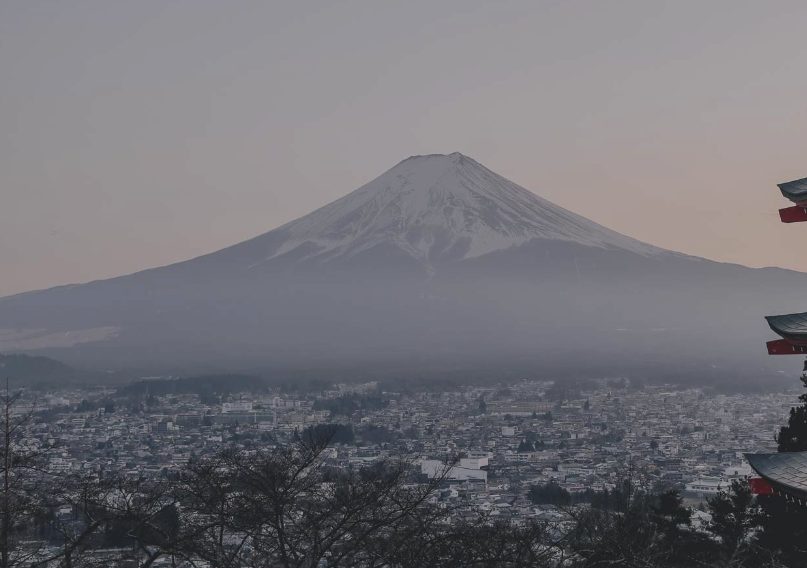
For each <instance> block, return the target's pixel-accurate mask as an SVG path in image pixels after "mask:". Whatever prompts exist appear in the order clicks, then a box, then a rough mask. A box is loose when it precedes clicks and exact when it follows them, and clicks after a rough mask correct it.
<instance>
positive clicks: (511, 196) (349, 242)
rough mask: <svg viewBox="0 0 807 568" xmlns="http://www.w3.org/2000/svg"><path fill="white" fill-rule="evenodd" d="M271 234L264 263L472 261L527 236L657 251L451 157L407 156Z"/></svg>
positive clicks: (640, 251)
mask: <svg viewBox="0 0 807 568" xmlns="http://www.w3.org/2000/svg"><path fill="white" fill-rule="evenodd" d="M278 231H283V232H285V233H286V234H287V235H288V238H287V240H286V241H285V242H284V243H283V244H282V245H281V246H280V247H279V248H278V249H277V250H275V251H274V252H273V254H271V256H269V257H268V258H266V259H264V260H269V259H271V258H275V257H277V256H280V255H283V254H286V253H289V252H291V251H294V250H295V249H298V247H301V246H302V245H305V247H306V248H305V249H300V250H298V251H296V252H297V253H300V252H303V254H302V255H300V256H301V258H306V259H311V258H321V259H322V260H326V259H327V260H331V259H334V258H337V257H343V256H346V257H350V256H353V255H355V254H357V253H359V252H362V251H365V250H367V249H370V248H372V247H373V246H376V245H379V244H382V243H392V244H394V245H396V246H397V247H399V248H400V249H401V250H403V251H405V252H406V253H407V254H409V255H411V256H412V257H414V258H417V259H419V260H422V261H424V262H426V263H427V264H428V263H429V262H431V261H433V260H436V259H438V258H444V259H450V260H461V259H464V258H471V257H477V256H481V255H483V254H487V253H490V252H493V251H497V250H501V249H505V248H508V247H511V246H515V245H520V244H523V243H525V242H527V241H529V240H531V239H535V238H540V239H553V240H562V241H572V242H575V243H579V244H584V245H589V246H596V247H602V248H612V247H615V248H620V249H625V250H629V251H632V252H636V253H638V254H641V255H654V254H658V253H661V252H664V251H663V250H662V249H659V248H657V247H654V246H651V245H648V244H645V243H642V242H640V241H637V240H635V239H632V238H630V237H626V236H624V235H621V234H619V233H616V232H614V231H611V230H609V229H607V228H605V227H603V226H601V225H598V224H597V223H594V222H592V221H589V220H588V219H585V218H583V217H581V216H579V215H576V214H574V213H572V212H570V211H567V210H566V209H563V208H561V207H558V206H557V205H554V204H553V203H550V202H549V201H547V200H545V199H542V198H541V197H538V196H537V195H535V194H534V193H532V192H530V191H527V190H526V189H524V188H522V187H520V186H518V185H516V184H514V183H512V182H511V181H509V180H507V179H505V178H503V177H502V176H500V175H498V174H496V173H494V172H492V171H491V170H489V169H487V168H486V167H484V166H482V165H481V164H479V163H478V162H476V161H474V160H472V159H471V158H468V157H467V156H463V155H462V154H459V153H453V154H449V155H442V154H432V155H428V156H413V157H411V158H408V159H406V160H404V161H403V162H401V163H399V164H398V165H397V166H395V167H394V168H392V169H391V170H389V171H387V172H386V173H384V174H382V175H381V176H379V177H377V178H376V179H374V180H373V181H371V182H370V183H368V184H366V185H364V186H362V187H360V188H359V189H357V190H356V191H354V192H352V193H350V194H348V195H346V196H345V197H342V198H341V199H338V200H336V201H334V202H333V203H330V204H329V205H326V206H325V207H322V208H321V209H318V210H316V211H314V212H313V213H311V214H309V215H306V216H305V217H301V218H300V219H297V220H295V221H292V222H290V223H288V224H286V225H284V226H282V227H280V228H279V229H278ZM261 262H263V261H261ZM256 264H260V262H258V263H256Z"/></svg>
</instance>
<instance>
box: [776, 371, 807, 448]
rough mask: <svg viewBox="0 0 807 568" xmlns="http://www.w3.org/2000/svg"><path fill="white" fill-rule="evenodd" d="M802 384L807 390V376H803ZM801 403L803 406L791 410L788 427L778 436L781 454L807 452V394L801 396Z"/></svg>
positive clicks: (782, 428) (782, 429)
mask: <svg viewBox="0 0 807 568" xmlns="http://www.w3.org/2000/svg"><path fill="white" fill-rule="evenodd" d="M801 383H802V384H803V385H804V386H805V388H807V374H804V375H802V376H801ZM799 402H801V403H802V404H801V405H800V406H797V407H795V408H791V409H790V419H789V420H788V422H787V426H782V427H781V428H780V429H779V435H778V436H776V441H777V442H778V443H779V449H778V451H780V452H804V451H807V393H804V394H802V395H801V396H799Z"/></svg>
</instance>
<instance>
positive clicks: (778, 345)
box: [765, 339, 807, 355]
mask: <svg viewBox="0 0 807 568" xmlns="http://www.w3.org/2000/svg"><path fill="white" fill-rule="evenodd" d="M765 345H767V346H768V355H807V341H793V340H792V339H776V340H774V341H768V342H767V343H766V344H765Z"/></svg>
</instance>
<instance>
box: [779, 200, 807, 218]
mask: <svg viewBox="0 0 807 568" xmlns="http://www.w3.org/2000/svg"><path fill="white" fill-rule="evenodd" d="M779 219H781V220H782V223H801V222H802V221H807V201H804V202H801V203H798V204H796V205H795V206H793V207H786V208H784V209H780V210H779Z"/></svg>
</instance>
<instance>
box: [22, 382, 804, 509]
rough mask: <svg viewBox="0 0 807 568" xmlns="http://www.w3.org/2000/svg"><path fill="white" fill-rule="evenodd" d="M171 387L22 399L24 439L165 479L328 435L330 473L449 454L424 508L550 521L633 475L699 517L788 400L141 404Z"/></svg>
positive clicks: (540, 389) (689, 397) (532, 391)
mask: <svg viewBox="0 0 807 568" xmlns="http://www.w3.org/2000/svg"><path fill="white" fill-rule="evenodd" d="M174 381H175V379H170V378H158V379H150V380H144V381H141V382H139V383H137V385H138V386H139V387H140V392H141V394H132V389H128V390H127V389H120V390H117V391H116V390H113V389H110V388H101V387H99V388H92V389H83V390H67V391H62V392H58V393H49V394H44V395H43V394H41V393H40V394H36V393H34V392H24V394H23V396H22V398H20V400H19V401H17V405H16V408H15V411H16V412H18V413H21V412H26V411H28V410H31V409H32V410H33V411H34V414H33V416H34V417H35V422H34V423H33V424H32V425H31V427H30V429H29V431H28V432H27V433H26V435H27V436H29V437H31V438H35V440H33V441H34V442H35V443H36V444H38V445H41V446H43V447H48V448H50V449H49V451H48V454H47V456H48V460H49V467H50V469H51V470H52V471H57V472H63V473H77V472H81V473H82V474H85V475H86V476H89V477H94V478H98V479H102V478H103V477H104V476H106V475H110V474H116V475H118V474H123V475H133V476H138V475H150V474H155V475H156V474H161V473H162V474H168V473H171V472H173V471H178V470H179V469H180V468H182V467H183V466H186V465H187V464H188V462H189V461H190V460H192V459H195V458H204V456H206V455H212V454H214V453H215V452H217V451H219V450H220V449H221V448H222V447H234V448H236V449H238V450H241V451H245V452H254V451H260V450H267V449H271V448H273V447H274V446H275V445H278V444H286V443H289V442H291V441H293V440H295V439H297V438H298V437H299V435H300V433H301V432H303V431H305V430H306V429H309V428H312V427H318V426H321V425H333V426H334V430H333V431H334V434H333V438H332V440H331V443H330V444H329V446H328V448H327V449H326V451H325V458H326V461H327V463H328V464H329V465H330V466H333V467H336V468H351V467H356V466H357V465H362V464H369V463H372V462H374V461H375V460H379V459H381V458H386V457H389V458H392V457H406V458H407V459H410V460H412V463H414V464H417V465H418V466H419V467H420V473H421V476H422V477H423V478H424V479H426V478H428V477H429V476H430V475H431V476H433V475H435V474H436V473H435V472H437V471H439V470H440V468H441V465H442V464H444V463H446V460H449V459H452V458H454V459H455V462H454V465H453V466H452V467H451V470H450V471H449V473H448V475H447V476H446V483H445V487H444V489H445V490H444V491H442V492H440V493H439V495H437V496H435V497H433V499H435V500H437V499H439V500H445V501H447V502H451V503H454V504H460V505H462V507H464V508H467V509H469V510H482V511H487V512H488V513H489V514H490V515H493V516H501V518H502V519H508V520H510V521H511V522H516V523H518V522H520V521H522V520H526V519H530V518H533V519H535V518H537V519H544V520H546V519H552V518H553V516H555V515H556V514H557V512H556V511H555V510H554V507H553V505H556V504H558V503H557V502H555V501H554V500H553V499H555V498H553V497H546V495H547V492H546V491H541V490H540V488H545V487H546V486H548V485H551V486H552V487H553V488H554V489H556V491H555V492H550V493H552V495H557V494H558V493H559V494H561V495H565V496H566V498H567V499H572V500H573V501H574V500H576V499H578V498H579V499H584V498H585V497H584V496H585V495H586V494H588V495H590V494H591V493H592V492H597V491H602V490H604V489H608V488H613V487H614V486H615V484H616V483H617V481H618V479H619V478H620V476H624V475H625V472H626V468H628V467H630V468H633V469H634V470H635V471H637V472H641V473H642V475H644V476H645V477H646V479H647V480H648V482H649V483H651V484H652V487H653V489H654V490H657V491H662V490H666V489H675V490H678V491H680V492H681V494H682V496H683V497H684V498H685V503H686V504H687V505H688V506H691V507H693V508H700V509H701V511H702V510H703V503H704V502H705V500H706V499H708V498H710V497H713V496H715V495H716V494H717V493H718V491H719V490H721V489H726V488H727V487H728V485H729V484H730V482H731V481H732V480H734V479H745V478H746V477H748V476H749V475H750V474H751V469H750V468H749V467H748V465H747V464H746V463H745V462H744V459H743V457H742V456H743V453H746V452H770V451H775V450H776V443H775V440H774V437H775V434H776V432H777V431H778V428H779V427H780V426H781V425H782V424H783V423H786V419H787V414H788V412H789V410H790V408H791V407H793V406H794V405H795V404H796V402H797V396H798V393H797V392H796V391H792V392H771V393H766V394H733V395H724V394H715V393H713V392H708V391H704V390H703V389H685V390H682V389H676V388H673V387H670V386H649V385H644V384H640V385H637V384H634V385H631V384H630V381H626V380H625V379H616V380H614V379H611V380H605V379H603V380H597V381H581V382H579V383H574V382H572V383H570V385H571V386H564V383H557V384H556V383H553V382H551V381H523V382H518V383H516V384H512V385H509V386H504V385H498V386H496V387H488V388H482V387H462V388H460V389H458V390H455V391H446V392H387V391H383V390H382V389H381V388H380V387H379V384H378V383H377V382H368V383H362V384H336V385H333V386H332V388H330V389H328V390H323V391H318V392H311V393H307V394H295V395H289V394H286V393H283V392H279V391H278V390H273V389H266V390H264V391H263V392H241V393H232V394H228V395H226V396H215V395H212V396H211V395H209V394H207V395H202V396H200V395H197V394H188V393H176V394H166V395H161V394H157V395H155V394H149V390H151V391H152V392H164V391H166V390H170V386H169V387H166V385H171V384H172V382H174ZM150 384H151V385H152V388H151V389H149V385H150ZM157 387H160V388H157ZM533 488H538V489H533Z"/></svg>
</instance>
